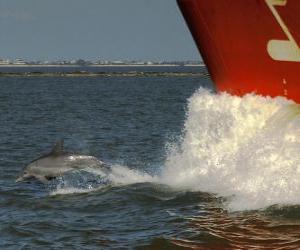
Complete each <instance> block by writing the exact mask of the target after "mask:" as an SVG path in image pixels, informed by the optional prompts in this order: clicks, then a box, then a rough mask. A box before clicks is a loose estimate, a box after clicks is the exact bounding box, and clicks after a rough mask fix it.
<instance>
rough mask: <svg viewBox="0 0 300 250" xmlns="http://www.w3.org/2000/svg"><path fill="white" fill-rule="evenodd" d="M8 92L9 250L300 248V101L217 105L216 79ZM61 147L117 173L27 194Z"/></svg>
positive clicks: (0, 113)
mask: <svg viewBox="0 0 300 250" xmlns="http://www.w3.org/2000/svg"><path fill="white" fill-rule="evenodd" d="M123 70H126V69H123ZM128 70H130V69H128ZM151 70H152V69H151ZM159 70H163V69H159ZM178 70H185V71H186V70H190V69H186V68H184V69H178V68H177V69H176V71H178ZM192 70H193V71H197V69H192ZM200 70H203V69H199V71H200ZM0 86H1V91H0V118H1V123H0V140H1V143H0V176H1V177H0V249H61V248H64V249H299V248H300V196H299V193H300V154H299V151H300V137H299V134H300V108H299V106H298V105H296V104H294V103H293V102H291V101H288V100H286V99H284V98H269V97H261V96H256V95H247V96H245V97H243V98H240V97H233V96H230V95H228V94H224V93H223V94H215V93H214V90H213V89H214V88H213V85H212V82H211V80H210V79H209V78H208V77H204V76H203V77H192V76H191V77H188V76H187V77H103V78H101V77H95V78H92V77H74V78H72V77H68V78H64V77H61V78H59V77H57V78H55V77H31V78H30V77H28V78H26V77H16V78H14V77H8V78H4V77H2V78H0ZM60 138H64V139H65V144H66V148H67V149H69V150H72V151H78V152H81V153H82V154H88V155H93V156H96V157H98V158H99V159H101V160H102V161H104V162H105V163H107V164H108V165H109V166H110V170H109V173H108V174H107V173H106V172H103V171H102V170H101V169H91V168H88V166H87V168H86V169H85V170H84V171H74V172H70V173H67V174H65V175H64V176H62V177H60V178H58V179H57V180H53V181H51V182H49V183H48V184H46V185H45V184H41V183H39V182H36V181H31V182H24V183H15V179H16V178H17V177H18V176H19V174H20V172H21V171H22V169H23V168H24V166H26V164H28V163H29V162H30V161H32V160H33V159H35V158H37V157H39V156H41V155H43V154H45V153H47V152H49V151H50V150H51V147H52V146H53V144H54V143H55V142H56V141H57V140H58V139H60Z"/></svg>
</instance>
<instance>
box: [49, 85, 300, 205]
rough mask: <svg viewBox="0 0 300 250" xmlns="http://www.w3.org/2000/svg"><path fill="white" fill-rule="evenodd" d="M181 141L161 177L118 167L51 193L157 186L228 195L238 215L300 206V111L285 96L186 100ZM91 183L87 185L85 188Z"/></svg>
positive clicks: (202, 94)
mask: <svg viewBox="0 0 300 250" xmlns="http://www.w3.org/2000/svg"><path fill="white" fill-rule="evenodd" d="M182 133H183V134H182V140H181V142H180V143H178V144H177V145H173V149H172V150H171V151H170V152H169V154H168V157H167V159H166V162H165V164H164V166H163V167H162V169H160V170H158V172H159V174H157V175H155V176H152V175H149V174H147V173H144V172H141V171H138V170H132V169H129V168H128V167H126V166H120V165H114V166H112V167H111V171H110V173H109V174H107V175H106V176H104V175H103V174H102V173H97V172H93V171H91V173H92V174H93V175H94V176H100V178H99V179H98V180H99V182H96V184H95V183H94V184H93V185H92V184H90V186H86V187H79V188H77V187H76V185H75V186H74V185H72V184H71V185H66V183H65V181H63V182H62V183H64V184H65V185H62V186H61V187H60V188H57V189H56V190H54V191H53V192H52V194H67V193H74V192H75V193H76V192H85V191H87V192H90V191H94V190H98V189H99V188H102V187H105V186H107V185H113V186H118V185H130V184H135V183H144V182H152V183H154V184H155V183H159V184H164V185H168V186H171V187H173V188H176V189H185V190H191V191H201V192H209V193H214V194H216V195H217V196H222V197H227V198H228V201H229V203H228V206H229V208H230V209H232V210H252V209H261V208H266V207H268V206H270V205H274V204H283V205H293V204H300V196H299V192H300V154H299V152H300V137H299V134H300V108H299V106H298V105H296V104H295V103H293V102H292V101H288V100H287V99H285V98H283V97H277V98H270V97H262V96H257V95H254V94H251V95H250V94H249V95H246V96H244V97H242V98H241V97H236V96H231V95H228V94H225V93H223V94H213V93H210V92H209V91H208V90H205V89H200V90H198V91H197V92H196V93H195V94H194V95H193V96H192V97H191V98H190V99H189V102H188V112H187V114H186V122H185V126H184V130H183V132H182ZM84 183H87V182H84Z"/></svg>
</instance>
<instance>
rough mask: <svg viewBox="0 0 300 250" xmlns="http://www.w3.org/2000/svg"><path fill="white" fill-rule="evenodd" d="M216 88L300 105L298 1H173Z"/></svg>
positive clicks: (299, 15) (299, 14) (299, 16)
mask: <svg viewBox="0 0 300 250" xmlns="http://www.w3.org/2000/svg"><path fill="white" fill-rule="evenodd" d="M177 1H178V5H179V7H180V9H181V11H182V13H183V15H184V17H185V19H186V22H187V24H188V26H189V28H190V30H191V32H192V35H193V37H194V39H195V42H196V44H197V46H198V48H199V50H200V53H201V55H202V57H203V60H204V62H205V64H206V66H207V68H208V70H209V73H210V74H211V77H212V79H213V81H214V82H215V84H216V87H217V89H218V90H219V91H226V92H229V93H231V94H235V95H244V94H246V93H256V94H261V95H265V96H272V97H274V96H285V97H287V98H289V99H293V100H294V101H296V102H297V103H300V0H177Z"/></svg>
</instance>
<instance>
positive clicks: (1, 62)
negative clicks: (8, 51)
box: [0, 58, 10, 65]
mask: <svg viewBox="0 0 300 250" xmlns="http://www.w3.org/2000/svg"><path fill="white" fill-rule="evenodd" d="M8 64H10V61H9V60H8V59H1V58H0V65H8Z"/></svg>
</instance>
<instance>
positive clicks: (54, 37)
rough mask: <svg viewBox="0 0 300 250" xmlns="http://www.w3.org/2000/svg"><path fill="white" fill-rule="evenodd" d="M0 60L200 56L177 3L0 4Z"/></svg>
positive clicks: (50, 0)
mask: <svg viewBox="0 0 300 250" xmlns="http://www.w3.org/2000/svg"><path fill="white" fill-rule="evenodd" d="M0 58H9V59H14V58H24V59H26V60H63V59H78V58H82V59H85V60H96V59H104V60H118V59H123V60H153V61H162V60H167V61H172V60H199V59H200V56H199V53H198V51H197V49H196V46H195V45H194V42H193V39H192V37H191V35H190V32H189V30H188V28H187V26H186V24H185V22H184V19H183V17H182V15H181V13H180V11H179V9H178V7H177V4H176V1H175V0H0Z"/></svg>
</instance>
